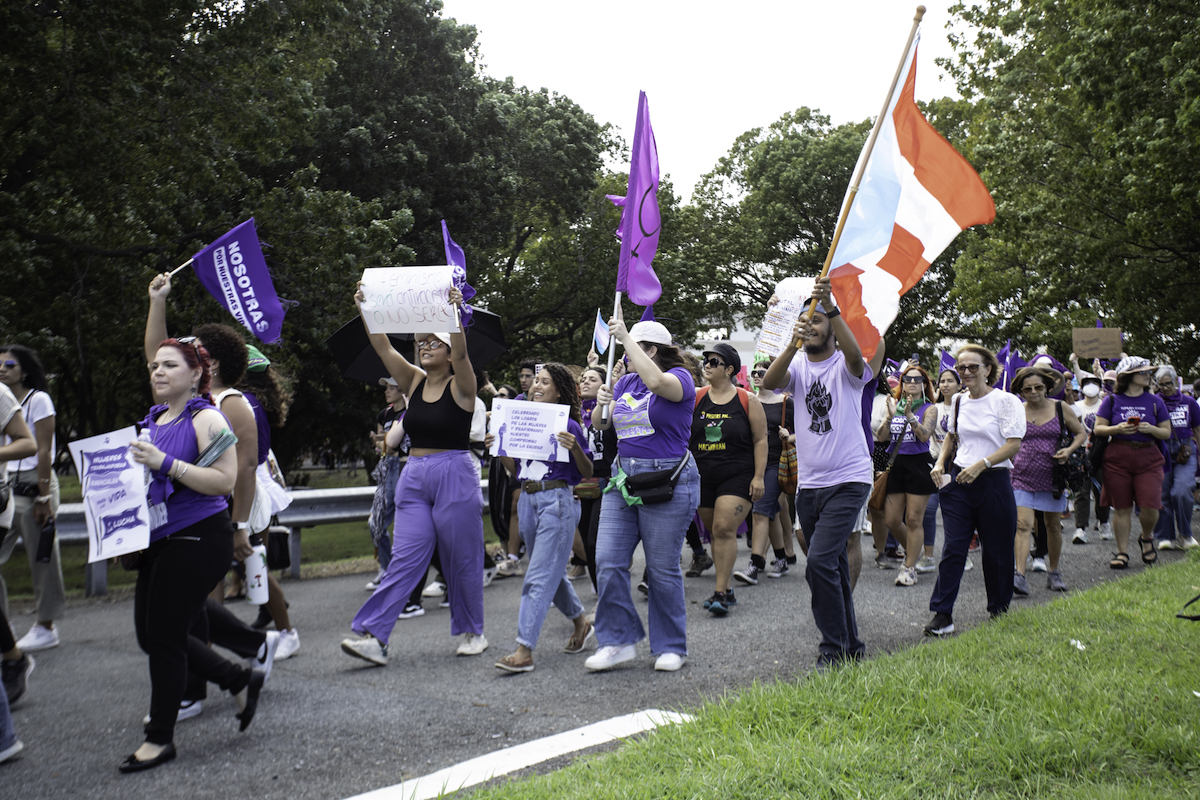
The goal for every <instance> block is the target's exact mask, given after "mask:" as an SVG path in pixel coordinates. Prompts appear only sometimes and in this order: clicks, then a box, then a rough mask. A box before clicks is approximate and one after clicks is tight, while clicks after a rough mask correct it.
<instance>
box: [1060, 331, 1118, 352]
mask: <svg viewBox="0 0 1200 800" xmlns="http://www.w3.org/2000/svg"><path fill="white" fill-rule="evenodd" d="M1071 346H1072V349H1073V350H1074V351H1075V355H1076V356H1077V357H1078V358H1120V357H1121V329H1120V328H1072V329H1071Z"/></svg>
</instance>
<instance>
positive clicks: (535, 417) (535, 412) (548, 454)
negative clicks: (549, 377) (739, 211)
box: [489, 399, 571, 461]
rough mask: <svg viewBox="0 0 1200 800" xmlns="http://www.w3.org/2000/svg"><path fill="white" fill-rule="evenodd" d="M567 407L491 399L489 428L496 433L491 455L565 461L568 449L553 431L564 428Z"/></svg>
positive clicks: (525, 401) (567, 412)
mask: <svg viewBox="0 0 1200 800" xmlns="http://www.w3.org/2000/svg"><path fill="white" fill-rule="evenodd" d="M570 413H571V408H570V406H565V405H559V404H558V403H534V402H530V401H528V400H504V399H496V400H493V401H492V419H491V424H490V425H489V427H490V428H491V430H492V433H494V434H495V435H496V438H495V440H493V442H492V450H491V452H492V455H493V456H508V457H509V458H515V459H526V458H527V459H532V460H535V461H567V460H569V459H570V458H571V452H570V451H569V450H567V448H565V447H563V446H562V445H561V444H559V443H558V439H557V438H556V437H555V434H557V433H559V432H561V431H565V430H566V429H567V420H568V419H569V416H570Z"/></svg>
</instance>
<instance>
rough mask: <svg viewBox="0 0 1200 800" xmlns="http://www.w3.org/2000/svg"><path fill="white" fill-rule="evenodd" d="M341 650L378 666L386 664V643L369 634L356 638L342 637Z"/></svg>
mask: <svg viewBox="0 0 1200 800" xmlns="http://www.w3.org/2000/svg"><path fill="white" fill-rule="evenodd" d="M342 652H343V653H345V654H346V655H350V656H354V657H355V658H361V659H362V660H363V661H369V662H371V663H372V664H375V665H377V666H380V667H386V666H387V645H386V644H384V643H383V642H381V641H379V640H378V639H376V638H375V637H374V636H372V635H370V634H367V635H366V636H363V637H361V638H358V639H343V640H342Z"/></svg>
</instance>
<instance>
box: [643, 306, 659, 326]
mask: <svg viewBox="0 0 1200 800" xmlns="http://www.w3.org/2000/svg"><path fill="white" fill-rule="evenodd" d="M656 321H657V320H655V319H654V305H653V304H651V305H648V306H646V310H645V311H643V312H642V322H656Z"/></svg>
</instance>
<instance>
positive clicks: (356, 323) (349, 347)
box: [325, 308, 508, 383]
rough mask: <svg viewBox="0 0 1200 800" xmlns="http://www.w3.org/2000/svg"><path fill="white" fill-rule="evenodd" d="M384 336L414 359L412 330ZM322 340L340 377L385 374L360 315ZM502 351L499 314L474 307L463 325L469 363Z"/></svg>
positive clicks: (374, 379) (373, 378) (484, 361)
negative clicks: (330, 353) (468, 320)
mask: <svg viewBox="0 0 1200 800" xmlns="http://www.w3.org/2000/svg"><path fill="white" fill-rule="evenodd" d="M388 339H389V340H390V341H391V343H392V347H394V348H396V350H397V351H398V352H399V353H400V354H401V355H403V356H404V357H405V358H407V359H408V360H409V361H414V356H413V334H411V333H389V334H388ZM325 344H326V345H328V347H329V350H330V351H331V352H332V353H333V360H334V361H335V362H337V365H338V369H340V370H341V371H342V377H343V378H351V379H353V380H356V381H365V382H367V383H378V382H379V379H380V378H386V377H387V374H388V373H387V370H386V369H384V367H383V362H382V361H381V360H380V359H379V356H378V355H376V353H375V349H374V348H373V347H371V342H370V340H369V339H367V331H366V329H365V328H363V324H362V319H361V318H359V317H355V318H354V319H352V320H350V321H349V322H347V323H346V324H345V325H343V326H342V327H340V328H338V329H337V332H335V333H334V334H333V335H332V336H330V337H329V338H328V339H326V340H325ZM506 352H508V347H506V346H505V344H504V329H503V328H502V327H501V325H500V317H499V316H497V315H496V314H493V313H492V312H490V311H484V310H483V309H480V308H477V309H475V312H474V314H473V315H472V317H471V327H469V328H467V355H468V357H470V359H471V366H473V367H474V368H475V369H483V368H485V367H486V366H487V365H488V364H490V363H492V361H494V360H496V358H498V357H499V356H501V355H503V354H504V353H506ZM414 363H415V361H414Z"/></svg>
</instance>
